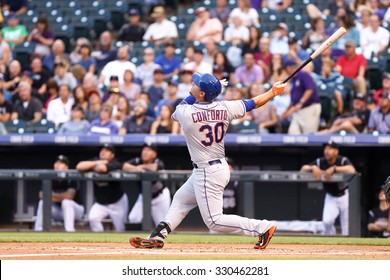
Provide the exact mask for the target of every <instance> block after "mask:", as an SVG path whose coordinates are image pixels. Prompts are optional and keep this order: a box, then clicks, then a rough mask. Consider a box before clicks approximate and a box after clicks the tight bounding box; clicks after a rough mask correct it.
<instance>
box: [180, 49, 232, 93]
mask: <svg viewBox="0 0 390 280" xmlns="http://www.w3.org/2000/svg"><path fill="white" fill-rule="evenodd" d="M214 66H218V68H219V69H220V70H222V77H223V79H226V80H228V81H233V80H234V67H233V66H232V65H231V63H230V62H229V60H228V58H227V57H226V54H225V52H222V51H218V52H217V53H216V54H215V58H214ZM186 96H187V95H186ZM183 98H185V97H183Z"/></svg>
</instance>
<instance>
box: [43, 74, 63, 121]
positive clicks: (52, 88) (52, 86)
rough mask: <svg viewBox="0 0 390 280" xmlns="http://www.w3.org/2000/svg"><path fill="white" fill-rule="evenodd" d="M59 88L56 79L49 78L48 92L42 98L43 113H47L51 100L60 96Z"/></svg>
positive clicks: (47, 83)
mask: <svg viewBox="0 0 390 280" xmlns="http://www.w3.org/2000/svg"><path fill="white" fill-rule="evenodd" d="M58 90H59V88H58V84H57V82H56V80H54V78H49V80H48V81H47V82H46V92H45V94H44V95H43V98H42V99H43V101H42V104H43V108H42V113H44V114H46V113H47V108H48V107H49V104H50V102H51V101H52V100H54V99H56V98H57V97H58Z"/></svg>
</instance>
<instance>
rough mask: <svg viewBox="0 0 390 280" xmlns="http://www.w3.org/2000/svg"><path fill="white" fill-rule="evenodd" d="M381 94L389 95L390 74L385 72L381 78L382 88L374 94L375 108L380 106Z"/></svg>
mask: <svg viewBox="0 0 390 280" xmlns="http://www.w3.org/2000/svg"><path fill="white" fill-rule="evenodd" d="M382 93H390V73H389V72H385V73H383V76H382V88H380V89H378V90H377V91H375V93H374V99H375V101H376V103H377V106H378V107H379V106H380V99H381V98H380V96H381V95H382Z"/></svg>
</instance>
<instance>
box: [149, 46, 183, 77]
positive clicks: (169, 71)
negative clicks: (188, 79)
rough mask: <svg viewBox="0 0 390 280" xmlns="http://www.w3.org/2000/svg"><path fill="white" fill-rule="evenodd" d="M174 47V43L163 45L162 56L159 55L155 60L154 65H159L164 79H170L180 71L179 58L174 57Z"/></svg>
mask: <svg viewBox="0 0 390 280" xmlns="http://www.w3.org/2000/svg"><path fill="white" fill-rule="evenodd" d="M175 50H176V45H175V44H174V43H168V44H166V45H165V48H164V54H161V55H159V56H158V57H156V59H155V61H154V62H155V63H157V64H158V65H160V67H161V69H162V71H163V73H164V79H170V78H172V77H173V76H175V75H178V74H179V71H180V64H181V61H180V57H179V56H177V55H175Z"/></svg>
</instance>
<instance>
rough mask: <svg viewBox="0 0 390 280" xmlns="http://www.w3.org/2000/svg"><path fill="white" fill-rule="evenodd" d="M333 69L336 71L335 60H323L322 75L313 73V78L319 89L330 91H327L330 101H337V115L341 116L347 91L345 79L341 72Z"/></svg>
mask: <svg viewBox="0 0 390 280" xmlns="http://www.w3.org/2000/svg"><path fill="white" fill-rule="evenodd" d="M333 69H334V62H333V60H331V59H329V58H328V59H323V60H322V69H321V75H317V74H315V73H313V74H312V77H313V78H314V81H315V83H316V85H317V88H328V89H329V90H328V91H327V93H329V95H328V96H327V97H328V98H329V99H332V100H335V101H336V107H337V110H336V111H337V112H336V114H337V115H340V114H342V113H343V112H344V95H345V94H344V92H345V90H344V86H343V81H344V78H343V76H342V75H341V74H340V73H339V72H337V71H334V70H333ZM345 98H346V97H345ZM346 99H347V98H346Z"/></svg>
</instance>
